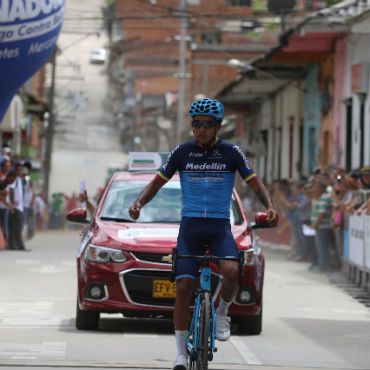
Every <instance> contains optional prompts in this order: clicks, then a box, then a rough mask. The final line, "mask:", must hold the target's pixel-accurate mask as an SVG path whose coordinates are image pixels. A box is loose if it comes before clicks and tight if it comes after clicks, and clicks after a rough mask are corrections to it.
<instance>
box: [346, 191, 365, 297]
mask: <svg viewBox="0 0 370 370" xmlns="http://www.w3.org/2000/svg"><path fill="white" fill-rule="evenodd" d="M362 195H363V197H364V201H366V199H369V197H370V191H362ZM343 264H344V270H345V273H346V275H347V277H348V279H349V280H350V281H351V282H353V283H355V284H357V285H360V286H361V287H363V288H364V289H365V290H367V291H368V292H369V293H370V216H368V215H365V214H364V213H362V215H361V216H357V215H356V214H354V215H351V216H349V226H348V231H347V233H346V234H345V245H344V253H343Z"/></svg>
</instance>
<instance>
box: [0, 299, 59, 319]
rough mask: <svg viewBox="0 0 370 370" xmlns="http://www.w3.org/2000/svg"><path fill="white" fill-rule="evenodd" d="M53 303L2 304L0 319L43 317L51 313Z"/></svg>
mask: <svg viewBox="0 0 370 370" xmlns="http://www.w3.org/2000/svg"><path fill="white" fill-rule="evenodd" d="M52 307H53V302H51V301H37V302H35V301H33V302H32V301H31V302H30V301H27V302H2V303H1V306H0V317H14V316H17V317H19V316H21V315H27V316H30V315H34V314H36V315H45V314H48V313H50V312H51V309H52Z"/></svg>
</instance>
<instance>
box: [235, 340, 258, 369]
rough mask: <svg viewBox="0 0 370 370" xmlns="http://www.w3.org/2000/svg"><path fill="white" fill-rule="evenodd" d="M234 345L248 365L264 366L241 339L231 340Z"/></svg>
mask: <svg viewBox="0 0 370 370" xmlns="http://www.w3.org/2000/svg"><path fill="white" fill-rule="evenodd" d="M230 341H231V343H232V345H233V346H234V347H235V349H236V350H237V351H238V353H239V355H240V357H241V358H242V359H243V360H244V361H245V362H246V363H247V364H248V365H262V362H261V361H260V360H259V359H258V358H257V356H256V355H255V354H254V353H253V352H252V351H251V350H250V348H249V347H248V346H247V345H246V344H245V342H243V341H242V340H241V339H240V337H238V336H233V337H231V339H230Z"/></svg>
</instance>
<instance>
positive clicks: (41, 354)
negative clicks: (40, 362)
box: [0, 342, 67, 360]
mask: <svg viewBox="0 0 370 370" xmlns="http://www.w3.org/2000/svg"><path fill="white" fill-rule="evenodd" d="M66 348H67V344H66V342H42V343H0V357H1V358H5V357H6V358H11V359H13V360H36V359H37V358H53V359H56V358H58V359H61V358H64V357H65V355H66Z"/></svg>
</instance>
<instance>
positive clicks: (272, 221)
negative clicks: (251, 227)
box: [266, 208, 279, 227]
mask: <svg viewBox="0 0 370 370" xmlns="http://www.w3.org/2000/svg"><path fill="white" fill-rule="evenodd" d="M266 213H267V217H266V221H267V222H268V223H269V225H270V227H275V226H277V224H278V222H279V215H278V213H277V211H276V210H275V209H274V208H267V210H266Z"/></svg>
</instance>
